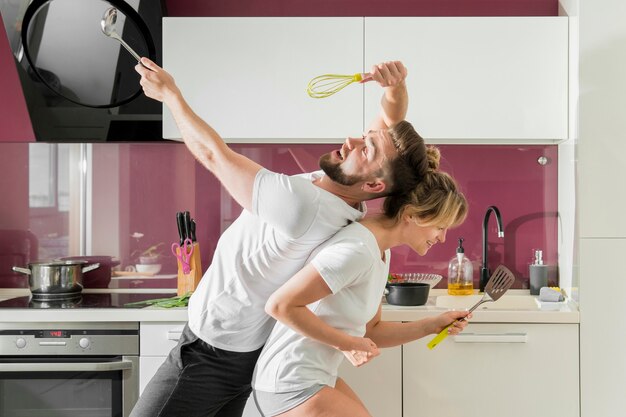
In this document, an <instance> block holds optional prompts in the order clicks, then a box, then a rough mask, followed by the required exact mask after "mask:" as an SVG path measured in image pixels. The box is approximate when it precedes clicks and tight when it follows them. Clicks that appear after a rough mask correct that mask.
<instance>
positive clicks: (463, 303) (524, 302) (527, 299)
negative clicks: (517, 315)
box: [435, 295, 541, 311]
mask: <svg viewBox="0 0 626 417" xmlns="http://www.w3.org/2000/svg"><path fill="white" fill-rule="evenodd" d="M481 298H482V295H440V296H438V297H437V299H436V300H435V307H441V308H449V309H454V310H467V309H469V308H471V307H472V306H473V305H474V304H476V303H477V302H478V301H480V299H481ZM540 309H541V307H540V306H539V303H537V299H536V297H532V296H530V295H504V296H502V298H500V299H499V300H498V301H495V302H494V301H490V302H486V303H484V304H481V305H480V306H479V307H478V308H477V309H476V311H480V310H540Z"/></svg>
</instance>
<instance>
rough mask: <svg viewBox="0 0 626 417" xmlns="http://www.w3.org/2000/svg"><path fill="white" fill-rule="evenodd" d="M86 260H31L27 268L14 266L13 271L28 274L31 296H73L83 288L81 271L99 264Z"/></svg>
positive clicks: (94, 267)
mask: <svg viewBox="0 0 626 417" xmlns="http://www.w3.org/2000/svg"><path fill="white" fill-rule="evenodd" d="M86 264H87V261H77V260H74V261H52V262H44V261H42V262H32V263H29V264H28V268H20V267H18V266H14V267H13V270H14V271H15V272H20V273H22V274H26V275H28V285H29V286H30V292H31V293H32V294H33V297H37V296H48V295H57V296H63V295H64V294H66V295H67V296H75V295H76V294H80V292H81V291H82V290H83V273H85V272H88V271H91V270H94V269H96V268H98V267H99V266H100V264H98V263H95V264H92V265H88V266H85V265H86Z"/></svg>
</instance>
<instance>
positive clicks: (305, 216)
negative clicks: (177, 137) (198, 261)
mask: <svg viewBox="0 0 626 417" xmlns="http://www.w3.org/2000/svg"><path fill="white" fill-rule="evenodd" d="M141 62H142V64H143V66H142V65H137V66H136V67H135V68H136V70H137V72H139V74H141V85H142V87H143V89H144V92H145V94H146V96H148V97H151V98H154V99H156V100H159V101H162V102H163V103H164V104H165V105H167V106H168V108H169V109H170V111H171V112H172V115H173V116H174V119H175V121H176V124H177V126H178V128H179V130H180V132H181V135H182V137H183V140H184V142H185V144H186V146H187V147H188V148H189V150H190V151H191V152H192V154H193V155H194V156H195V158H196V159H197V160H198V161H199V162H200V163H201V164H202V165H203V166H204V167H206V168H207V169H208V170H210V171H211V172H212V173H213V174H214V175H215V176H216V177H217V178H218V180H219V181H220V182H221V183H222V185H223V186H224V188H225V189H226V190H227V191H228V192H229V193H230V194H231V195H232V196H233V198H234V199H235V200H236V201H237V202H238V203H239V204H240V205H241V206H242V207H243V209H244V210H243V212H242V214H241V215H240V217H239V218H238V219H237V220H236V221H235V222H234V223H233V224H232V225H231V226H230V227H229V228H228V229H227V230H226V231H225V232H224V234H223V235H222V236H221V238H220V240H219V242H218V245H217V247H216V250H215V254H214V257H213V262H212V264H211V266H210V267H209V269H208V270H207V272H206V274H205V275H204V277H203V279H202V281H201V282H200V285H199V287H198V288H197V290H196V291H195V292H194V295H193V296H192V297H191V299H190V302H189V323H188V326H186V327H185V330H184V331H183V335H182V337H181V340H180V342H179V344H178V345H177V346H176V347H175V348H174V349H173V350H172V351H171V352H170V355H169V357H168V359H167V361H166V362H165V363H164V364H163V366H161V368H160V369H159V370H158V372H157V374H156V375H155V376H154V378H153V379H152V381H151V382H150V383H149V385H148V386H147V387H146V390H145V391H144V393H143V395H142V397H141V398H140V400H139V402H138V403H137V406H136V407H135V409H134V410H133V412H132V414H131V416H132V417H143V416H146V417H147V416H150V417H153V416H186V417H191V416H219V417H226V416H229V417H230V416H241V414H242V413H243V409H244V407H245V403H246V400H247V398H248V396H249V395H250V391H251V387H250V382H251V379H252V372H253V370H254V366H255V363H256V360H257V358H258V355H259V354H260V352H261V349H262V347H263V344H264V343H265V341H266V339H267V337H268V336H269V333H270V331H271V329H272V327H273V325H274V320H273V319H271V318H270V317H269V316H268V315H267V314H266V313H265V311H264V306H265V302H266V301H267V299H268V297H269V296H270V295H271V294H272V293H273V292H274V291H275V290H276V289H278V287H280V286H281V285H282V284H283V283H284V282H286V281H287V280H288V279H289V278H290V277H292V276H293V275H294V274H295V273H296V272H297V271H298V270H300V269H301V268H302V267H303V266H304V265H305V262H306V260H307V258H308V257H309V255H310V253H311V252H312V251H313V249H314V248H315V247H316V246H318V245H319V244H320V243H322V242H324V241H326V240H327V239H328V238H329V237H330V236H332V235H333V234H334V233H336V232H337V231H338V230H339V229H340V228H342V227H343V226H345V225H347V224H348V223H350V222H352V221H356V220H358V219H360V218H361V217H362V216H363V210H362V207H361V203H362V202H363V201H365V200H369V199H373V198H378V197H382V196H385V195H389V194H391V193H395V192H400V191H402V190H408V189H411V187H413V186H414V185H415V184H416V183H417V182H418V181H419V179H420V176H421V175H423V173H424V172H425V171H426V169H427V159H426V148H425V145H424V142H423V140H422V138H420V136H419V135H418V134H417V133H416V132H415V130H414V129H413V127H412V126H411V125H410V124H409V123H408V122H405V121H403V119H404V117H405V115H406V109H407V105H408V96H407V91H406V86H405V78H406V69H405V68H404V66H403V65H402V63H400V62H385V63H382V64H379V65H377V66H374V67H373V68H372V71H371V72H372V76H373V78H374V80H375V81H376V82H378V84H380V85H381V86H382V87H384V94H383V98H382V101H381V107H382V109H381V113H380V115H379V116H378V118H377V119H376V120H375V121H374V122H373V124H372V125H371V127H370V130H369V131H368V133H367V134H366V135H364V136H363V137H361V138H348V139H347V140H346V141H345V142H344V143H343V145H342V146H341V148H340V149H338V150H336V151H333V152H330V153H328V154H326V155H323V156H322V157H321V159H320V166H321V167H322V169H323V171H324V173H323V174H322V173H312V174H305V175H300V176H291V177H290V176H286V175H282V174H277V173H273V172H270V171H268V170H266V169H264V168H263V167H261V166H260V165H259V164H257V163H256V162H254V161H252V160H250V159H248V158H246V157H244V156H243V155H240V154H238V153H236V152H234V151H233V150H231V149H230V148H229V147H228V146H227V145H226V144H225V143H224V141H223V140H222V138H221V137H220V136H219V134H218V133H217V132H216V131H215V130H214V129H213V128H211V126H209V125H208V124H207V123H206V122H204V121H203V120H202V119H200V118H199V117H198V116H197V115H196V114H195V113H194V112H193V111H192V109H191V108H190V107H189V105H188V104H187V103H186V102H185V100H184V98H183V96H182V93H181V92H180V90H179V89H178V88H177V87H176V84H175V82H174V79H173V78H172V77H171V76H170V75H169V74H168V73H167V72H166V71H164V70H163V69H162V68H160V67H159V66H157V65H156V64H155V63H154V62H152V61H150V60H149V59H147V58H142V59H141ZM390 126H391V128H390Z"/></svg>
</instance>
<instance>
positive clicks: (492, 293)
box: [426, 265, 515, 349]
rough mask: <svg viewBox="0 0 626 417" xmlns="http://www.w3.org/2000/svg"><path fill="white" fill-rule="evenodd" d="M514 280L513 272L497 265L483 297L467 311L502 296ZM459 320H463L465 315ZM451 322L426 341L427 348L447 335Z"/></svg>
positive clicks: (430, 347)
mask: <svg viewBox="0 0 626 417" xmlns="http://www.w3.org/2000/svg"><path fill="white" fill-rule="evenodd" d="M514 281H515V275H513V273H512V272H511V271H509V269H508V268H507V267H506V266H504V265H500V266H499V267H497V268H496V270H495V271H494V272H493V274H492V275H491V278H489V282H487V285H486V286H485V295H483V298H481V299H480V301H479V302H477V303H476V304H474V305H473V306H472V308H470V309H469V312H470V313H471V312H472V311H474V310H476V308H477V307H478V306H479V305H481V304H483V303H486V302H488V301H496V300H497V299H499V298H500V297H502V296H503V295H504V293H505V292H506V291H507V290H508V289H509V288H511V285H513V282H514ZM461 320H465V317H464V318H462V319H461ZM459 321H460V320H459ZM453 324H454V322H453V323H451V324H450V325H448V326H446V327H445V328H444V329H443V330H442V331H440V332H439V334H438V335H437V336H435V337H434V338H433V340H431V341H430V342H428V344H427V345H426V346H428V348H429V349H433V348H434V347H435V346H437V345H438V344H439V343H440V342H441V341H442V340H443V339H445V338H446V337H448V329H449V328H450V327H452V325H453Z"/></svg>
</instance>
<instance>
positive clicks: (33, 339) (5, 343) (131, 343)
mask: <svg viewBox="0 0 626 417" xmlns="http://www.w3.org/2000/svg"><path fill="white" fill-rule="evenodd" d="M0 329H2V327H0ZM0 354H2V355H137V354H139V329H111V328H109V329H92V328H75V329H68V328H48V329H2V330H0Z"/></svg>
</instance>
